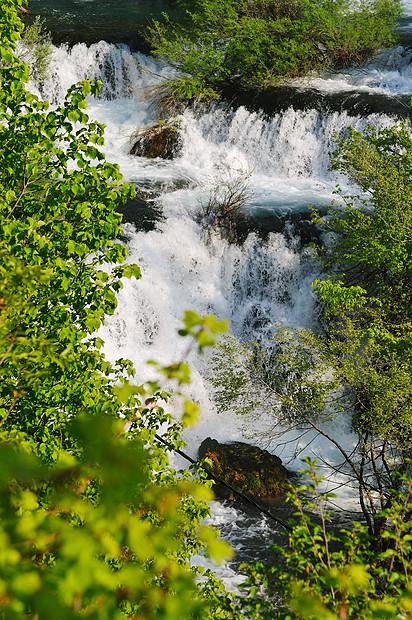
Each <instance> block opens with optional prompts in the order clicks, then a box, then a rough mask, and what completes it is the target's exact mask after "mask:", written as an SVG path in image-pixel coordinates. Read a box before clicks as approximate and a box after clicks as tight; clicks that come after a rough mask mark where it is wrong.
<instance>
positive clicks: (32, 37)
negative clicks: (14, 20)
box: [19, 15, 52, 84]
mask: <svg viewBox="0 0 412 620" xmlns="http://www.w3.org/2000/svg"><path fill="white" fill-rule="evenodd" d="M51 45H52V38H51V34H50V32H48V30H46V27H45V23H44V20H43V19H42V18H41V17H39V16H38V15H37V16H36V17H35V18H34V20H33V21H32V22H31V23H29V24H28V25H27V26H26V27H25V29H24V33H23V37H22V40H21V44H20V47H21V49H20V54H19V55H20V58H22V60H24V61H25V62H27V63H28V65H29V67H30V74H31V76H32V77H33V79H34V80H35V81H36V82H37V84H41V83H42V82H44V80H45V79H46V77H47V72H48V69H49V65H50V60H51V54H52V49H51Z"/></svg>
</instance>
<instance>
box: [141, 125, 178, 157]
mask: <svg viewBox="0 0 412 620" xmlns="http://www.w3.org/2000/svg"><path fill="white" fill-rule="evenodd" d="M131 142H132V148H131V149H130V153H131V155H137V156H138V157H147V158H149V159H156V158H161V159H173V158H174V157H176V156H177V155H179V153H180V151H181V148H182V140H181V136H180V125H179V122H178V121H176V120H171V121H168V122H164V123H163V122H162V123H158V124H157V125H154V126H153V127H147V128H146V129H141V130H139V131H137V132H136V133H135V134H133V136H132V137H131Z"/></svg>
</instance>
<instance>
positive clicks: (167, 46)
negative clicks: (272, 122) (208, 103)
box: [148, 0, 400, 101]
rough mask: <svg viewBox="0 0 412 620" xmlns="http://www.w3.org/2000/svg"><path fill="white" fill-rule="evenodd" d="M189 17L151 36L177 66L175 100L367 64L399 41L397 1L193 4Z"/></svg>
mask: <svg viewBox="0 0 412 620" xmlns="http://www.w3.org/2000/svg"><path fill="white" fill-rule="evenodd" d="M181 5H182V8H183V9H184V10H185V12H186V13H185V18H183V19H181V20H180V21H179V22H176V21H173V20H172V19H171V18H169V17H168V16H166V15H165V16H164V19H163V20H161V21H160V20H158V21H155V22H154V23H153V24H152V26H151V27H150V28H149V31H148V39H149V42H150V44H151V46H152V49H153V52H154V53H155V54H156V55H158V56H159V57H160V58H162V59H163V60H165V61H166V62H167V63H169V64H171V65H172V66H173V67H175V68H176V69H177V71H178V73H179V77H178V78H177V79H173V80H170V81H169V82H168V87H169V93H171V94H172V95H173V96H174V98H175V99H176V100H181V99H183V100H189V101H192V100H195V99H200V100H202V99H211V98H219V96H220V93H221V91H222V89H223V88H225V86H227V85H230V86H231V87H232V88H233V87H235V88H240V89H262V88H266V87H267V86H269V85H272V84H276V83H278V82H280V81H282V80H285V79H289V78H294V77H297V76H302V75H305V74H306V73H308V72H309V71H313V70H318V69H323V68H331V67H333V68H336V67H347V66H350V65H353V64H358V63H363V62H365V61H366V60H368V59H369V58H370V57H371V56H372V55H373V53H374V52H375V51H376V50H377V49H379V48H380V47H383V46H385V45H389V44H391V43H393V41H394V28H395V25H396V20H397V17H398V16H399V14H400V3H399V0H368V1H366V2H365V1H363V2H360V1H359V2H355V3H353V2H348V0H321V1H319V0H294V1H293V2H286V1H285V0H241V1H239V0H196V2H195V3H193V2H192V1H190V2H189V0H183V1H182V2H181Z"/></svg>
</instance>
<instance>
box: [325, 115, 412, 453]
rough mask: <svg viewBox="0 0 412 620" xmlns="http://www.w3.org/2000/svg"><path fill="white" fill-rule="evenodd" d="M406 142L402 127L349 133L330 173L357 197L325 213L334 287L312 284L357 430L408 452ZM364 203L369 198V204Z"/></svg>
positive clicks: (410, 220)
mask: <svg viewBox="0 0 412 620" xmlns="http://www.w3.org/2000/svg"><path fill="white" fill-rule="evenodd" d="M411 157H412V139H411V135H410V133H409V129H408V128H407V127H406V126H402V125H401V126H399V127H395V128H392V129H387V130H384V131H381V132H376V131H374V130H370V131H369V132H368V133H366V134H365V135H362V134H360V133H357V132H352V133H351V136H350V138H349V139H348V140H347V141H346V142H344V143H343V144H342V146H341V150H340V154H339V156H338V157H337V159H336V161H335V167H337V168H338V169H339V170H342V171H344V172H346V173H347V174H348V175H349V176H350V177H351V178H352V179H353V180H354V181H356V183H357V184H358V185H359V187H360V189H361V190H362V194H361V195H360V196H358V197H346V204H345V207H344V208H343V209H337V210H334V211H332V212H331V214H330V216H329V217H328V218H327V219H326V221H325V223H324V225H325V227H326V228H327V229H328V230H330V231H332V232H334V233H335V234H337V238H336V243H335V244H334V246H333V247H332V248H330V249H329V250H328V252H327V255H326V259H327V263H328V264H329V265H331V264H333V265H336V267H335V270H336V271H337V274H336V277H335V278H334V279H330V280H326V281H323V282H317V283H316V291H317V293H318V295H319V296H320V299H321V300H322V303H323V304H324V315H325V318H326V320H327V322H328V330H329V334H330V337H329V345H330V351H331V353H332V355H333V356H335V359H336V361H335V364H334V366H335V367H339V373H340V375H341V377H342V381H345V382H346V384H348V385H351V386H352V388H353V389H354V390H355V394H356V401H357V416H356V419H357V423H359V425H360V426H361V427H362V428H366V429H368V430H370V431H371V432H372V433H374V434H376V435H378V436H379V437H381V438H384V439H386V440H389V441H393V442H395V443H396V445H398V446H399V447H400V448H401V449H402V450H405V451H407V452H408V451H409V450H410V448H411V446H412V409H411V402H412V392H411V381H410V377H411V375H412V356H411V351H412V347H411V344H412V313H411V308H412V303H411V302H412V286H411V276H412V241H411V240H412V184H411V161H412V160H411ZM368 197H369V198H368Z"/></svg>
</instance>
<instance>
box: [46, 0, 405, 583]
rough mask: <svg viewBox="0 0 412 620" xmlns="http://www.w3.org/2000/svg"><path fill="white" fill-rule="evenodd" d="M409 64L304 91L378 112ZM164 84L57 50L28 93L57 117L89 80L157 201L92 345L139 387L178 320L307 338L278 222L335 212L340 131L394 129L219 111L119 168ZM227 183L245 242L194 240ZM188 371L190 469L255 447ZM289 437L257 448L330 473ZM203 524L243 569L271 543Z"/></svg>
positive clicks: (286, 239)
mask: <svg viewBox="0 0 412 620" xmlns="http://www.w3.org/2000/svg"><path fill="white" fill-rule="evenodd" d="M409 4H410V7H409V8H410V9H411V12H412V3H409ZM411 56H412V53H411V52H410V51H409V50H407V49H405V48H397V49H395V50H392V51H391V52H390V53H385V54H382V56H381V57H380V58H379V59H378V60H377V61H376V63H375V64H373V65H371V66H369V67H367V68H366V69H365V70H364V72H362V73H356V72H351V73H348V74H345V75H335V76H327V77H323V78H313V79H312V82H313V83H314V85H315V87H316V88H318V89H329V90H333V89H335V90H346V89H357V90H362V89H375V90H379V92H381V93H382V94H384V95H385V96H386V97H388V98H390V97H396V96H397V95H398V94H400V93H402V94H409V93H412V70H411V64H410V60H411ZM385 63H386V64H385ZM169 73H170V70H169V69H168V68H167V67H165V66H161V65H159V64H158V63H156V62H154V61H153V60H152V59H150V58H148V57H147V56H144V55H143V54H140V53H133V52H132V51H131V50H130V49H129V48H128V47H127V46H125V45H114V44H110V43H107V42H99V43H96V44H93V45H91V46H86V45H85V44H77V45H75V46H74V47H72V48H69V47H68V46H64V45H63V46H60V47H56V48H54V50H53V60H52V65H51V68H50V75H49V78H48V80H47V81H46V83H44V84H42V85H41V88H40V87H39V88H40V90H41V93H42V95H43V96H46V97H47V98H49V99H50V100H51V101H53V102H55V103H57V102H59V101H61V100H62V98H63V97H64V93H65V91H66V89H67V87H68V86H69V85H71V84H73V83H75V82H77V81H79V80H82V79H85V78H87V79H96V78H98V79H101V80H102V81H103V89H102V92H101V95H100V97H99V98H98V99H97V100H91V102H90V108H89V111H90V114H91V116H92V117H93V118H96V119H98V120H100V121H102V122H103V123H104V124H105V125H106V147H105V148H106V152H107V156H108V158H109V160H111V161H115V162H117V163H119V165H120V166H121V169H122V171H123V173H124V175H125V178H126V179H127V180H128V181H131V182H133V183H136V184H137V185H138V187H139V186H140V187H143V188H145V189H146V190H151V191H152V192H156V195H157V198H156V209H157V211H158V212H161V214H162V217H161V218H159V219H158V220H157V221H156V222H155V224H154V226H152V229H151V230H147V229H146V230H142V229H139V227H136V226H135V225H134V224H133V223H126V224H125V235H126V237H127V243H128V246H129V252H130V260H131V261H133V262H137V263H139V264H140V265H141V267H142V271H143V277H142V279H141V281H139V282H126V284H125V287H124V289H123V290H122V291H121V293H120V295H119V307H118V311H117V312H116V314H115V316H114V317H113V318H112V319H110V320H109V321H108V322H107V325H106V326H105V328H104V329H103V333H102V336H103V338H104V339H105V341H106V353H107V355H108V356H109V357H110V358H111V359H115V358H118V357H127V358H129V359H131V360H133V361H134V363H135V365H136V367H137V369H138V374H139V376H140V377H142V378H145V377H148V376H150V371H148V370H147V367H145V362H146V361H147V360H148V359H156V360H158V361H160V362H164V363H168V362H171V361H174V360H176V359H179V357H180V356H181V355H182V352H183V350H184V349H185V346H187V345H186V344H185V343H184V341H183V339H182V338H180V337H179V336H177V334H176V330H177V328H178V327H179V325H180V320H181V317H182V315H183V312H184V311H185V310H187V309H193V310H196V311H198V312H200V313H202V314H203V313H214V314H216V315H217V316H218V317H219V318H222V319H223V318H224V319H229V320H230V321H231V331H232V333H233V334H234V335H235V336H236V337H238V338H240V339H248V340H250V339H256V338H262V337H267V336H268V334H269V333H270V332H271V331H272V329H273V325H275V324H281V325H285V326H290V327H310V326H312V325H313V324H314V323H315V320H316V319H315V312H314V301H313V296H312V292H311V281H312V280H313V279H314V277H316V275H317V267H316V264H315V263H314V262H313V260H312V259H311V254H310V252H308V251H307V250H304V249H303V250H302V244H301V242H300V238H299V230H298V229H296V228H294V227H293V225H292V224H290V223H289V224H288V216H293V215H294V214H296V213H301V212H304V211H305V209H307V205H308V204H315V205H318V206H321V205H325V204H328V203H330V202H331V201H332V200H334V199H336V197H335V195H334V189H335V186H336V184H337V183H338V182H339V183H340V185H341V186H342V187H343V188H345V187H347V182H346V180H345V179H344V178H339V177H337V176H336V174H335V173H332V172H331V170H330V155H331V153H332V152H333V149H334V144H335V141H336V137H337V136H339V135H343V134H344V133H345V132H346V131H347V130H348V128H349V127H355V128H357V129H364V128H366V127H367V126H368V125H375V126H378V127H387V126H389V125H391V124H393V122H395V120H396V119H394V118H393V117H391V116H389V115H387V114H383V113H382V114H373V115H369V116H367V117H360V116H356V115H354V114H351V113H350V112H348V111H344V112H328V111H322V110H314V109H313V110H304V111H302V110H295V109H293V108H292V107H290V108H288V109H286V110H284V111H282V112H279V113H277V114H275V115H274V116H272V117H268V116H265V115H264V114H263V113H262V112H259V111H249V110H247V109H246V108H244V107H239V108H237V109H229V108H227V107H225V106H223V105H222V106H215V107H212V108H210V109H208V110H203V111H197V112H196V113H195V112H193V111H189V110H187V111H186V112H185V113H184V114H183V115H182V118H181V125H182V140H183V148H182V152H181V154H180V155H179V157H177V158H176V159H175V160H173V161H163V160H148V159H144V158H139V157H134V156H131V155H129V150H130V145H131V135H132V134H133V132H134V131H136V129H139V128H142V127H145V126H149V125H150V124H151V123H153V122H154V111H153V109H152V108H151V106H150V104H149V102H148V99H147V92H148V89H149V88H150V87H151V86H153V85H155V84H157V83H158V82H159V79H160V77H159V76H166V75H168V74H169ZM239 175H240V176H243V177H247V178H248V179H249V186H250V194H251V200H250V203H249V204H248V206H247V212H246V215H247V216H248V217H249V221H250V222H251V223H250V230H249V234H248V235H247V238H246V239H245V240H244V241H243V242H242V243H238V244H233V243H229V242H228V241H226V240H224V239H222V238H221V237H220V236H219V235H217V234H213V233H212V234H206V233H205V230H204V228H203V227H202V225H201V223H200V217H199V215H200V213H201V210H202V204H204V202H205V201H206V200H207V198H208V196H209V194H210V191H211V189H212V188H213V187H214V186H215V185H216V183H220V182H222V180H224V179H225V178H228V177H229V178H233V176H239ZM348 189H350V188H348ZM139 208H140V209H141V208H142V207H141V206H139V205H136V209H139ZM261 218H265V221H269V222H270V221H271V220H273V221H279V220H280V221H281V222H282V223H283V230H282V231H281V232H279V226H278V225H277V227H275V226H274V227H273V229H272V230H273V231H274V232H269V234H266V235H264V236H262V235H260V234H259V233H258V232H257V229H258V227H256V230H254V229H253V222H254V221H255V222H256V221H258V220H259V219H261ZM132 219H133V218H132ZM292 219H293V217H292ZM269 230H270V226H269ZM192 366H193V384H192V387H191V395H192V397H193V398H194V399H196V400H197V401H198V402H199V403H200V404H201V407H202V418H201V421H200V423H199V424H198V425H197V426H196V427H195V428H194V429H192V430H191V431H190V432H189V433H188V434H187V441H188V451H189V452H190V453H191V455H192V456H195V455H196V451H197V448H198V446H199V444H200V443H201V441H202V440H203V439H204V438H205V437H207V436H212V437H214V438H216V439H218V440H242V439H246V440H247V441H253V442H255V443H259V442H260V441H262V440H261V438H260V437H259V436H258V435H256V433H255V429H256V427H257V425H258V426H261V427H264V425H265V424H267V423H268V422H269V423H271V422H272V420H270V419H269V420H268V419H267V417H266V418H265V416H262V418H261V419H260V420H259V422H258V424H257V422H256V419H255V420H253V421H250V420H248V419H242V418H239V417H236V416H235V415H227V414H226V415H222V414H219V413H218V412H217V410H216V407H215V405H214V403H213V398H212V397H211V389H210V386H209V384H208V381H207V367H208V358H207V357H206V358H200V357H196V356H194V357H193V359H192ZM339 424H340V428H339V433H340V437H341V438H342V441H344V442H346V445H347V446H348V447H350V446H352V445H353V444H354V441H355V438H354V437H353V436H352V434H351V432H350V429H349V428H348V421H347V420H345V419H342V420H341V421H340V422H339ZM336 425H337V423H336V422H335V423H334V427H335V430H336ZM293 433H295V434H293ZM293 433H292V432H291V433H290V435H289V437H288V439H293V437H295V438H296V440H295V441H294V442H290V443H286V444H285V445H283V446H282V447H281V446H279V445H276V444H273V443H271V444H270V445H269V449H270V450H271V451H272V452H274V453H276V454H278V455H279V456H280V457H281V458H282V459H283V460H285V461H286V462H288V464H289V466H290V467H292V468H296V467H298V466H299V463H300V459H301V458H302V457H303V455H305V454H309V455H311V456H316V454H320V455H321V456H322V458H324V459H329V460H331V461H335V462H336V460H337V459H338V455H337V454H336V453H335V449H334V447H333V446H331V445H328V444H327V443H326V442H325V440H320V439H318V438H313V437H308V436H305V437H303V438H299V435H298V433H296V432H295V431H294V432H293ZM336 482H339V481H337V480H336V479H335V480H334V481H333V484H335V483H336ZM331 484H332V482H331ZM350 497H351V490H350V489H347V490H346V492H344V491H340V498H339V501H340V502H341V503H345V502H346V505H347V504H348V502H350ZM212 521H213V522H214V523H215V524H217V525H218V526H219V527H220V528H221V529H222V532H223V534H224V535H225V536H226V537H228V538H229V540H230V541H231V542H232V544H233V545H234V547H235V548H236V549H237V551H238V558H239V559H242V560H243V559H253V558H254V557H262V556H265V554H266V552H267V550H268V549H269V547H270V543H271V541H272V540H273V539H274V538H276V536H277V535H278V532H276V531H275V530H274V528H273V525H272V524H270V523H268V521H267V520H266V519H265V518H261V517H260V516H259V515H257V514H248V515H246V514H245V513H243V512H242V511H240V510H238V509H237V508H235V507H233V506H228V505H224V504H221V503H219V502H215V503H214V504H213V517H212ZM199 561H200V560H199ZM226 576H228V577H231V578H232V583H233V584H235V583H236V580H238V576H236V574H235V573H233V572H232V569H231V568H230V567H226Z"/></svg>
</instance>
